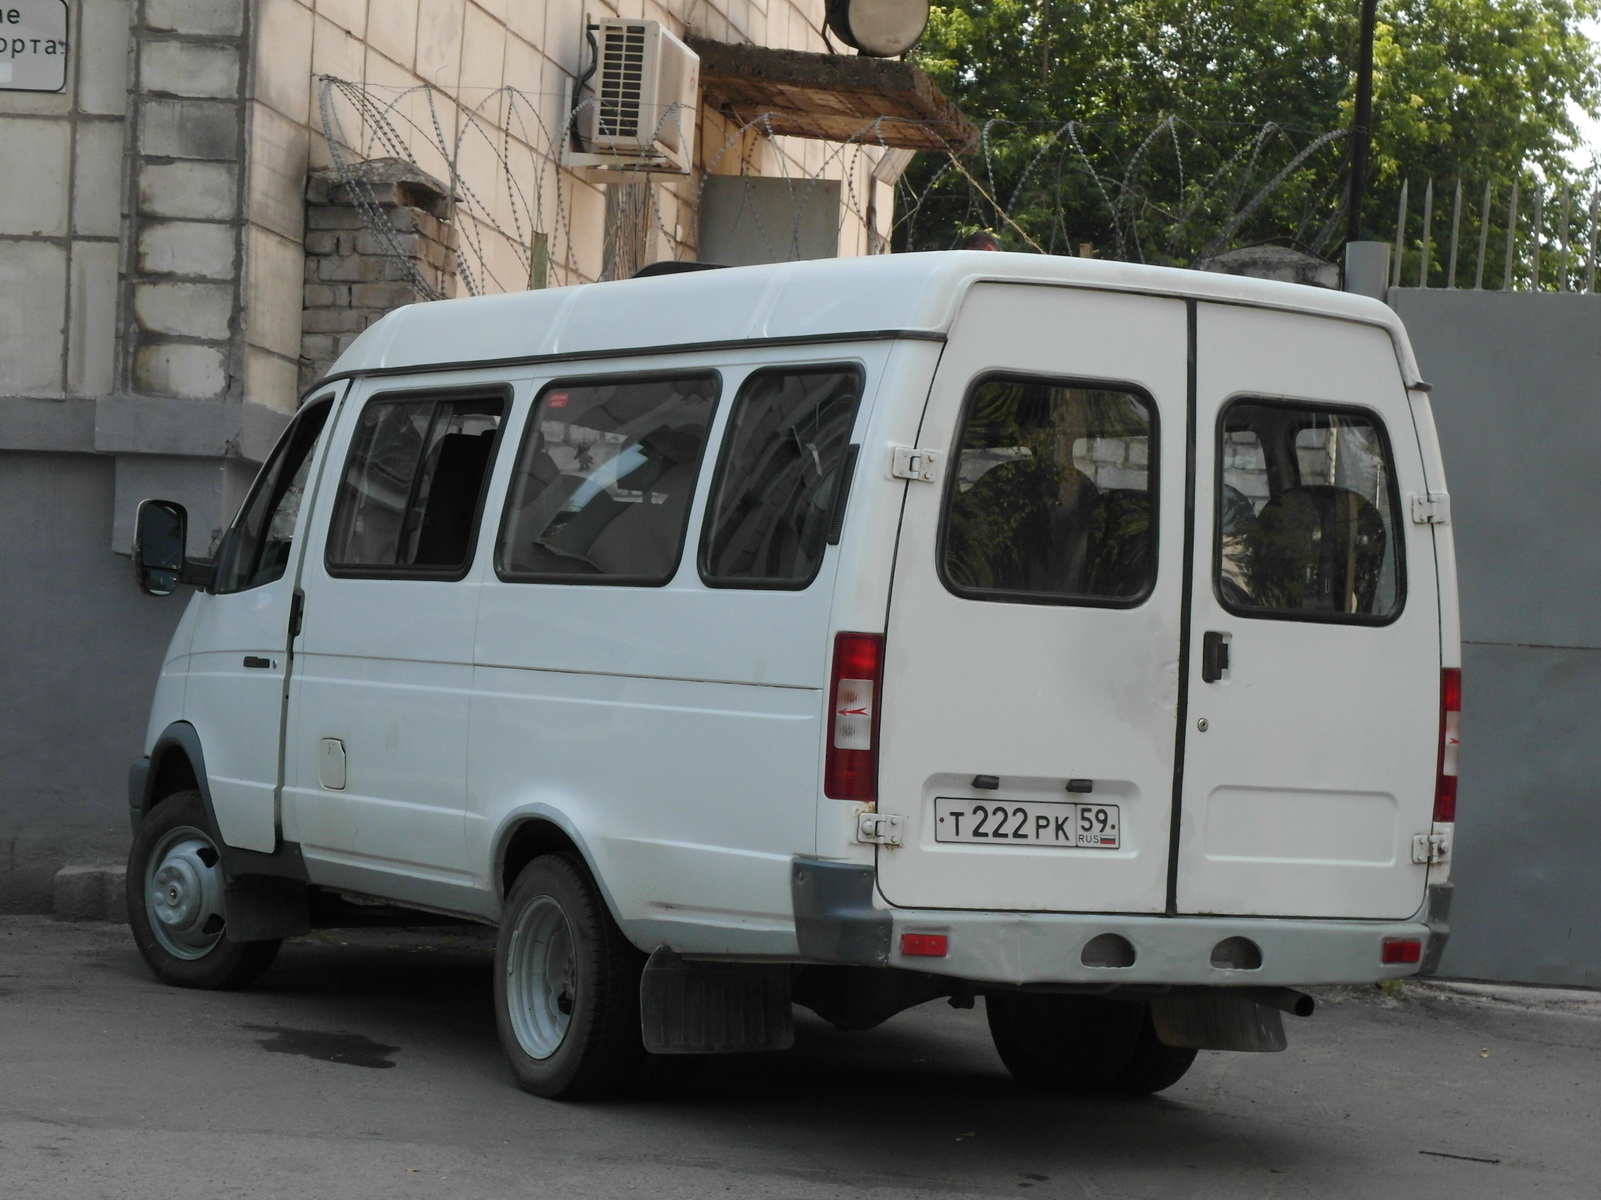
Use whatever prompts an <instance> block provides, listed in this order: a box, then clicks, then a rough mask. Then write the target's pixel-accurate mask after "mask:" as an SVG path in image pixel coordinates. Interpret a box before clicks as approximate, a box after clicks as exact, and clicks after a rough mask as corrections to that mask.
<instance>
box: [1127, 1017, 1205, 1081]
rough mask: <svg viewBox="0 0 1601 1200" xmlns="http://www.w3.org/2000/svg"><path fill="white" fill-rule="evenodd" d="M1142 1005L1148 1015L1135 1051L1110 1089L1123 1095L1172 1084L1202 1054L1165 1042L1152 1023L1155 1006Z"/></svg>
mask: <svg viewBox="0 0 1601 1200" xmlns="http://www.w3.org/2000/svg"><path fill="white" fill-rule="evenodd" d="M1139 1007H1140V1009H1141V1010H1142V1011H1143V1014H1144V1015H1143V1017H1142V1018H1141V1020H1140V1032H1139V1037H1138V1038H1137V1039H1136V1041H1135V1043H1134V1053H1133V1054H1132V1055H1130V1057H1129V1060H1128V1062H1127V1063H1126V1064H1125V1065H1124V1067H1123V1069H1122V1070H1121V1071H1119V1072H1118V1074H1117V1078H1116V1079H1114V1080H1113V1081H1112V1084H1111V1086H1110V1087H1109V1088H1107V1091H1109V1092H1113V1093H1115V1094H1116V1095H1119V1096H1149V1095H1151V1094H1152V1093H1153V1092H1160V1091H1163V1090H1164V1089H1166V1088H1170V1087H1172V1086H1173V1085H1174V1084H1175V1083H1177V1082H1178V1081H1179V1080H1181V1079H1183V1078H1184V1076H1185V1073H1186V1072H1188V1071H1189V1069H1190V1067H1191V1066H1193V1065H1194V1063H1195V1056H1196V1054H1197V1053H1198V1051H1195V1050H1190V1049H1186V1048H1185V1047H1183V1046H1169V1045H1168V1044H1167V1043H1166V1042H1163V1041H1162V1040H1161V1039H1160V1038H1158V1037H1157V1036H1156V1027H1155V1026H1154V1025H1153V1024H1152V1023H1151V1006H1150V1005H1148V1004H1141V1005H1140V1006H1139Z"/></svg>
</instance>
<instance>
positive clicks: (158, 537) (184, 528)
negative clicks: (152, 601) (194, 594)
mask: <svg viewBox="0 0 1601 1200" xmlns="http://www.w3.org/2000/svg"><path fill="white" fill-rule="evenodd" d="M188 537H189V514H188V512H187V511H186V510H185V509H184V506H183V505H181V504H177V503H174V502H173V501H171V500H143V501H140V503H139V514H138V516H137V517H136V518H135V519H134V536H133V566H134V572H135V574H136V576H137V578H138V580H139V590H140V591H142V592H144V593H145V594H146V595H147V596H170V595H171V594H172V593H173V592H175V591H176V590H177V588H178V585H179V584H180V583H191V582H193V580H192V579H191V578H188V576H189V574H190V573H189V571H187V570H186V569H185V568H186V566H187V563H186V562H185V559H184V550H185V548H186V543H187V541H188Z"/></svg>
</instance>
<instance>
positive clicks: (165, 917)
mask: <svg viewBox="0 0 1601 1200" xmlns="http://www.w3.org/2000/svg"><path fill="white" fill-rule="evenodd" d="M147 861H148V865H147V866H146V867H145V886H144V896H145V916H146V917H147V918H148V920H149V924H150V931H151V932H152V933H153V934H155V937H156V941H157V942H159V943H160V944H161V948H162V949H163V950H165V951H166V952H167V953H168V954H170V955H172V956H173V957H174V958H181V959H184V960H186V961H189V962H193V961H194V960H195V959H198V958H204V957H205V956H206V955H207V954H210V953H211V951H212V950H213V949H214V948H215V947H216V945H217V943H218V942H220V941H222V930H223V922H224V919H225V917H224V913H223V907H222V891H223V880H222V869H221V856H220V855H219V854H218V853H217V847H216V846H215V845H213V844H212V841H211V839H210V838H209V837H207V836H206V835H205V834H204V833H202V832H201V831H200V830H198V829H195V828H193V827H191V826H187V825H185V826H180V827H179V828H177V829H172V830H169V831H168V832H167V833H166V834H165V835H163V837H162V839H161V840H160V841H159V842H157V843H156V847H155V850H154V851H152V852H151V855H150V858H149V859H148V860H147Z"/></svg>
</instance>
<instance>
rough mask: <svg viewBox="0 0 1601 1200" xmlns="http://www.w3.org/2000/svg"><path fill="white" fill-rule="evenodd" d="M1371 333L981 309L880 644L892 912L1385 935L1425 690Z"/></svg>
mask: <svg viewBox="0 0 1601 1200" xmlns="http://www.w3.org/2000/svg"><path fill="white" fill-rule="evenodd" d="M1412 419H1413V418H1412V411H1411V406H1410V405H1409V402H1408V398H1407V392H1406V388H1405V385H1404V383H1403V381H1402V378H1401V374H1400V370H1399V368H1398V364H1397V358H1396V352H1395V348H1394V345H1393V343H1392V342H1391V340H1390V337H1389V336H1388V334H1387V333H1386V331H1384V330H1382V329H1380V328H1378V327H1375V326H1371V325H1366V324H1361V323H1357V322H1352V321H1349V320H1339V319H1331V318H1323V317H1317V316H1312V315H1305V314H1295V313H1287V312H1280V311H1276V310H1271V309H1262V308H1252V307H1246V306H1240V305H1223V304H1216V303H1205V302H1196V301H1188V302H1186V301H1184V300H1180V299H1172V298H1167V297H1154V296H1140V295H1133V294H1128V293H1109V292H1093V291H1088V290H1074V289H1052V288H1039V287H1023V286H1015V285H1013V286H1007V285H998V284H978V285H975V286H974V287H973V288H972V289H971V290H970V291H969V293H968V295H967V297H966V299H965V301H964V303H963V307H962V309H961V311H960V313H959V315H958V317H957V319H956V321H955V323H954V325H953V328H952V331H951V335H950V339H949V342H948V345H947V348H946V352H945V355H944V356H943V358H942V360H941V363H940V367H939V371H938V373H937V375H936V379H935V382H934V386H933V389H932V391H931V393H930V397H929V401H928V407H927V411H926V414H925V419H924V423H923V427H922V431H921V435H920V437H919V442H918V444H919V446H920V447H922V448H925V449H929V450H935V451H940V452H942V453H943V455H944V459H943V468H942V469H943V475H942V478H941V479H940V481H939V482H938V483H937V484H935V485H933V486H930V485H927V484H923V483H912V484H909V485H908V494H907V500H906V508H905V513H904V517H903V524H902V533H901V541H900V546H899V552H898V555H897V559H896V566H895V583H894V589H893V599H892V603H891V608H890V614H889V622H888V636H887V646H886V664H885V689H884V695H883V697H882V743H881V750H880V753H881V756H882V758H881V768H880V770H881V773H880V785H879V799H878V808H879V811H880V812H881V813H889V814H896V815H900V816H901V817H902V818H903V832H902V842H903V844H902V845H901V846H896V847H886V846H881V847H880V848H879V850H878V887H879V890H880V892H881V893H882V895H883V897H884V899H885V900H886V901H887V902H888V903H889V904H891V905H892V906H895V907H899V908H908V909H946V910H964V909H965V910H990V911H1018V912H1037V913H1124V914H1131V915H1132V914H1155V913H1165V914H1168V915H1178V914H1197V915H1209V914H1218V915H1228V916H1236V917H1242V916H1266V917H1310V918H1324V919H1327V918H1345V919H1358V920H1374V919H1389V920H1402V919H1405V918H1407V917H1410V916H1412V915H1413V914H1415V913H1417V912H1418V910H1419V909H1420V908H1421V907H1422V904H1423V901H1424V885H1425V882H1426V874H1427V867H1426V866H1424V865H1422V864H1418V863H1414V862H1413V861H1412V857H1413V856H1412V844H1413V839H1414V837H1415V836H1417V835H1419V834H1425V833H1428V832H1429V830H1430V812H1431V805H1432V795H1433V782H1434V770H1435V754H1436V749H1437V738H1438V719H1439V716H1438V694H1439V679H1440V668H1441V641H1440V597H1439V589H1438V587H1437V583H1436V574H1435V572H1436V567H1435V555H1434V552H1433V544H1432V541H1431V536H1432V535H1431V531H1430V528H1429V527H1428V526H1427V525H1423V524H1415V523H1414V522H1413V521H1412V520H1411V516H1410V502H1409V497H1410V495H1412V494H1414V493H1423V492H1426V491H1427V485H1426V483H1425V481H1424V478H1423V465H1422V461H1421V457H1420V452H1419V437H1418V434H1417V431H1416V430H1414V428H1413V426H1412Z"/></svg>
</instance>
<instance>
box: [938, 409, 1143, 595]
mask: <svg viewBox="0 0 1601 1200" xmlns="http://www.w3.org/2000/svg"><path fill="white" fill-rule="evenodd" d="M1155 434H1156V430H1155V409H1154V406H1153V405H1152V403H1151V401H1150V400H1149V399H1148V398H1146V397H1144V396H1142V395H1140V394H1138V393H1136V392H1132V391H1126V390H1123V389H1120V388H1115V387H1112V386H1106V385H1097V384H1085V383H1069V382H1052V381H1048V380H1039V379H1022V378H991V379H987V380H984V381H982V382H980V383H979V384H978V385H977V386H976V387H974V388H973V390H972V392H971V394H970V395H969V396H968V398H967V407H966V411H965V412H964V413H963V417H962V430H961V439H960V442H959V444H958V446H957V451H956V456H955V458H956V461H955V463H954V470H952V472H951V478H950V482H949V484H948V491H947V493H946V498H945V505H946V508H945V519H944V525H943V529H942V533H941V538H940V549H939V555H940V567H941V575H942V577H943V578H944V580H945V583H946V586H947V587H949V588H950V589H951V590H952V591H953V592H955V593H956V594H958V595H963V596H970V597H972V598H974V599H984V600H1010V601H1019V602H1024V603H1035V604H1062V603H1081V604H1125V605H1126V604H1135V603H1138V602H1139V601H1140V600H1141V599H1142V598H1143V597H1144V596H1145V595H1146V594H1147V593H1148V592H1149V591H1150V588H1151V585H1152V583H1153V581H1154V579H1155V573H1156V524H1155V518H1154V514H1155V506H1154V503H1153V499H1154V490H1155V488H1154V482H1153V481H1154V479H1155V476H1154V475H1153V474H1152V472H1153V470H1154V469H1155V463H1156V437H1155Z"/></svg>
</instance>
